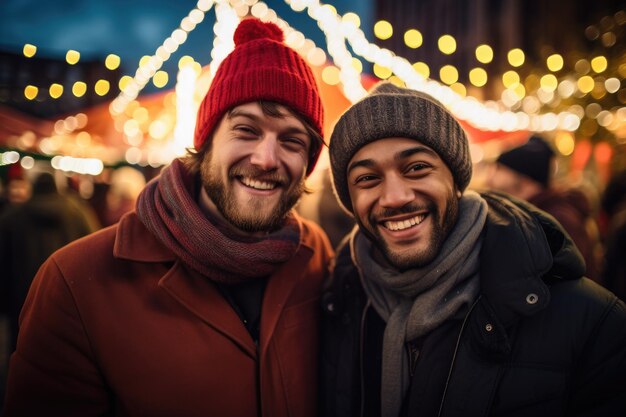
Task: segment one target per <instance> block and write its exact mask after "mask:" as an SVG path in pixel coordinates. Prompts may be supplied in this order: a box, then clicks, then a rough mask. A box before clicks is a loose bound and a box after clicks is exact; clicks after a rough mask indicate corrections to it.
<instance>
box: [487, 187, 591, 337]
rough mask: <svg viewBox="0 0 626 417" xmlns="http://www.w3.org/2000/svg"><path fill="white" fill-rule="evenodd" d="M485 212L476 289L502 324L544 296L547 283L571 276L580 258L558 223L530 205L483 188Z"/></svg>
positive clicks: (543, 302) (534, 308)
mask: <svg viewBox="0 0 626 417" xmlns="http://www.w3.org/2000/svg"><path fill="white" fill-rule="evenodd" d="M482 196H483V198H485V200H486V201H487V203H488V204H489V213H488V217H487V222H486V225H485V230H484V235H483V246H482V249H481V258H480V275H481V292H482V294H483V295H484V298H486V299H487V301H488V302H489V304H490V306H491V307H492V308H493V313H494V314H495V315H496V317H497V318H498V319H499V320H500V321H501V323H502V324H504V325H505V326H508V325H510V324H512V323H513V322H514V321H516V320H517V319H519V318H521V317H523V316H530V315H533V314H535V313H537V312H538V311H541V310H543V309H544V308H546V307H547V305H548V304H549V302H550V290H549V288H548V285H547V284H548V283H550V282H552V281H554V280H560V279H577V278H580V277H581V276H582V275H583V273H584V261H583V260H582V256H581V255H580V253H579V252H578V250H577V249H576V247H575V246H574V245H573V243H572V241H571V239H570V238H569V237H568V236H567V234H566V233H565V232H564V231H563V229H562V227H561V226H560V225H559V224H558V223H557V222H556V221H555V220H554V219H553V218H552V217H550V216H549V215H547V214H546V213H544V212H542V211H540V210H538V209H537V208H536V207H534V206H532V205H530V204H528V203H525V202H523V201H520V200H516V199H513V198H511V197H509V196H502V195H498V194H495V193H484V194H482Z"/></svg>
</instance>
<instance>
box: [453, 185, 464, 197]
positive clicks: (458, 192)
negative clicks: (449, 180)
mask: <svg viewBox="0 0 626 417" xmlns="http://www.w3.org/2000/svg"><path fill="white" fill-rule="evenodd" d="M454 189H455V190H456V198H457V199H459V200H460V199H461V197H462V196H463V193H462V192H461V190H459V189H458V187H457V186H456V184H455V185H454Z"/></svg>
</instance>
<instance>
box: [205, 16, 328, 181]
mask: <svg viewBox="0 0 626 417" xmlns="http://www.w3.org/2000/svg"><path fill="white" fill-rule="evenodd" d="M234 41H235V49H234V50H233V52H231V53H230V55H228V56H227V57H226V58H225V59H224V61H222V63H221V65H220V67H219V68H218V70H217V72H216V74H215V78H214V79H213V81H212V83H211V86H210V87H209V91H208V92H207V94H206V96H205V97H204V99H203V100H202V103H201V104H200V108H199V109H198V117H197V121H196V131H195V134H194V141H193V144H194V146H195V148H196V149H200V147H201V146H202V145H203V144H204V142H205V141H206V140H207V139H208V138H209V137H210V135H211V134H212V133H213V130H214V129H215V127H216V125H217V123H218V122H219V121H220V119H221V118H222V116H223V115H224V114H225V113H226V112H227V111H228V110H230V109H232V108H233V107H236V106H239V105H241V104H244V103H249V102H254V101H259V100H265V101H273V102H277V103H281V104H284V105H286V106H288V107H289V108H290V109H291V110H294V111H295V112H297V113H298V114H300V115H301V116H303V117H304V118H305V119H306V120H307V121H308V122H309V123H310V124H311V126H312V127H313V128H314V129H315V130H316V131H317V132H318V133H319V134H320V136H323V134H322V132H323V130H322V126H323V119H324V112H323V108H322V101H321V99H320V95H319V92H318V90H317V84H316V82H315V78H314V77H313V72H312V71H311V68H310V67H309V66H308V64H307V63H306V62H305V60H304V59H303V58H302V57H301V56H300V55H298V53H297V52H296V51H294V50H293V49H291V48H290V47H288V46H287V45H285V44H284V43H283V41H284V34H283V31H282V30H281V29H280V28H279V27H278V26H277V25H275V24H274V23H264V22H261V21H260V20H258V19H254V18H248V19H244V20H242V21H241V23H240V24H239V26H238V27H237V29H236V30H235V36H234ZM315 148H316V149H318V151H317V152H316V154H315V155H310V157H309V166H308V167H307V175H308V174H310V173H311V171H312V170H313V167H314V166H315V163H316V162H317V159H318V157H319V153H320V151H321V149H322V147H321V146H319V147H314V148H313V149H315Z"/></svg>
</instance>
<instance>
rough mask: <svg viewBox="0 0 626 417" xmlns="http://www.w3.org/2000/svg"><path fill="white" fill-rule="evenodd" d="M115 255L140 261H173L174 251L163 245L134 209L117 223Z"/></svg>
mask: <svg viewBox="0 0 626 417" xmlns="http://www.w3.org/2000/svg"><path fill="white" fill-rule="evenodd" d="M113 255H114V256H115V257H116V258H121V259H127V260H130V261H139V262H172V261H174V260H175V259H176V257H175V255H174V253H173V252H172V251H171V250H169V249H168V248H167V247H166V246H165V245H163V244H162V243H161V242H160V241H159V240H158V239H157V238H156V237H155V236H154V235H153V234H152V232H150V231H149V230H148V229H147V228H146V227H145V226H144V225H143V223H142V222H141V220H139V217H138V216H137V213H135V212H134V211H132V212H130V213H126V214H125V215H124V216H123V217H122V218H121V219H120V221H119V223H118V224H117V232H116V235H115V243H114V246H113Z"/></svg>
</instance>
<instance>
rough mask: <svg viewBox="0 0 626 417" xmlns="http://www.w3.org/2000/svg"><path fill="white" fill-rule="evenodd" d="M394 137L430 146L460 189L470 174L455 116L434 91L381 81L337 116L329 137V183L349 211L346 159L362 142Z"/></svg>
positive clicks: (465, 143) (465, 144)
mask: <svg viewBox="0 0 626 417" xmlns="http://www.w3.org/2000/svg"><path fill="white" fill-rule="evenodd" d="M393 137H401V138H412V139H416V140H419V141H420V142H422V143H423V144H424V145H426V146H428V147H430V148H432V149H433V150H434V151H435V152H437V154H438V155H439V157H440V158H441V159H442V160H443V161H444V162H445V163H446V165H447V166H448V168H449V169H450V171H451V172H452V177H453V178H454V182H455V183H456V185H457V187H458V188H459V190H461V192H462V191H463V190H465V188H466V187H467V185H468V184H469V182H470V179H471V177H472V160H471V158H470V153H469V143H468V141H467V136H466V135H465V132H464V131H463V128H462V127H461V125H460V124H459V122H457V121H456V119H455V118H454V116H452V115H451V114H450V113H449V112H448V111H447V110H446V109H445V107H444V106H443V105H442V104H441V103H440V102H438V101H437V100H435V99H434V98H433V97H431V96H429V95H427V94H424V93H421V92H419V91H415V90H410V89H407V88H401V87H397V86H395V85H394V84H392V83H390V82H382V83H379V84H377V85H376V86H375V87H374V89H372V90H371V91H370V93H369V95H368V96H367V97H365V98H364V99H362V100H361V101H359V102H357V103H355V104H354V105H353V106H352V107H350V108H349V109H348V110H347V111H346V112H345V113H344V114H343V115H342V116H341V117H340V118H339V120H338V121H337V124H336V125H335V128H334V130H333V133H332V135H331V138H330V145H329V154H330V166H331V168H332V173H333V185H334V187H335V193H336V194H337V196H338V197H339V200H340V202H341V204H343V206H344V208H345V209H346V210H347V211H349V212H351V213H353V208H352V202H351V200H350V194H349V192H348V179H347V172H346V171H347V169H348V163H349V162H350V160H351V159H352V157H353V156H354V155H355V154H356V153H357V152H358V150H359V149H361V148H362V147H363V146H365V145H367V144H369V143H371V142H374V141H376V140H379V139H384V138H393Z"/></svg>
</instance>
